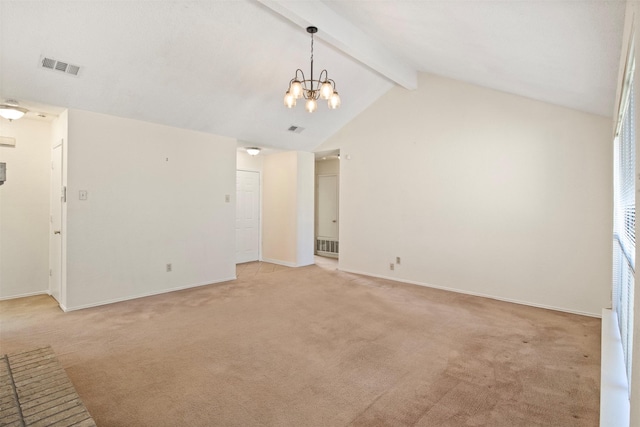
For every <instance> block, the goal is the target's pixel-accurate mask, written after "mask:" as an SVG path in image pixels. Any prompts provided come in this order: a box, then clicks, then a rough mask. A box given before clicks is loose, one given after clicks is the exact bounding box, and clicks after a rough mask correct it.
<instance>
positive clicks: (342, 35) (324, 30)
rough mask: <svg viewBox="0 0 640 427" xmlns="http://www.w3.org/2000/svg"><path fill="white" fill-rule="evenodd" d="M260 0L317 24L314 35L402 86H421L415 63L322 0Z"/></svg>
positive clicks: (295, 19)
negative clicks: (409, 63) (405, 59)
mask: <svg viewBox="0 0 640 427" xmlns="http://www.w3.org/2000/svg"><path fill="white" fill-rule="evenodd" d="M258 1H259V2H260V3H262V4H263V5H265V6H266V7H268V8H269V9H271V10H273V11H274V12H277V13H279V14H280V15H282V16H284V17H285V18H287V19H288V20H290V21H291V22H293V23H294V24H296V25H299V26H301V27H302V28H306V27H308V26H310V25H313V26H316V27H318V28H319V29H320V31H319V32H318V33H317V34H316V35H315V37H318V38H321V39H322V40H324V41H326V42H327V43H329V44H331V45H333V46H334V47H336V48H338V49H340V50H341V51H343V52H344V53H346V54H347V55H349V56H351V57H352V58H354V59H356V60H358V61H360V62H361V63H363V64H364V65H366V66H368V67H369V68H371V69H373V70H375V71H377V72H378V73H380V74H382V75H383V76H385V77H386V78H388V79H389V80H391V81H393V82H395V83H397V84H399V85H400V86H402V87H404V88H406V89H409V90H413V89H416V88H417V87H418V73H417V71H416V70H415V69H414V68H413V67H411V66H409V65H408V64H407V63H406V62H405V61H404V60H403V59H401V58H399V57H398V56H397V55H396V54H394V53H393V52H392V51H390V50H389V49H387V48H385V47H384V46H382V45H380V43H378V42H376V41H375V40H374V39H372V38H371V37H369V36H367V35H366V34H365V33H364V32H362V30H360V29H359V28H357V27H356V26H354V25H353V24H352V23H350V22H349V21H347V20H346V19H345V18H343V17H342V16H340V15H338V14H337V13H336V12H335V11H334V10H333V9H331V8H330V7H329V6H327V5H325V4H324V3H322V2H321V1H317V0H316V1H291V0H258Z"/></svg>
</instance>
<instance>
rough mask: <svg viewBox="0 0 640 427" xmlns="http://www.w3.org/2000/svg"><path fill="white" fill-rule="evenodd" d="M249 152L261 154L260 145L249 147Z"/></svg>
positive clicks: (254, 154)
mask: <svg viewBox="0 0 640 427" xmlns="http://www.w3.org/2000/svg"><path fill="white" fill-rule="evenodd" d="M247 154H249V155H250V156H257V155H258V154H260V149H259V148H258V147H247Z"/></svg>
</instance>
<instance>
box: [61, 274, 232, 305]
mask: <svg viewBox="0 0 640 427" xmlns="http://www.w3.org/2000/svg"><path fill="white" fill-rule="evenodd" d="M236 278H237V277H236V276H233V277H228V278H224V279H219V280H214V281H210V282H205V283H196V284H192V285H186V286H178V287H175V288H169V289H163V290H161V291H154V292H146V293H144V294H138V295H134V296H128V297H123V298H114V299H110V300H105V301H99V302H95V303H91V304H83V305H77V306H74V307H65V306H64V305H62V304H60V308H61V309H62V311H64V312H68V311H75V310H82V309H85V308H91V307H98V306H101V305H107V304H113V303H116V302H122V301H129V300H132V299H138V298H144V297H150V296H153V295H161V294H167V293H169V292H175V291H181V290H184V289H191V288H198V287H200V286H207V285H213V284H216V283H222V282H229V281H231V280H236Z"/></svg>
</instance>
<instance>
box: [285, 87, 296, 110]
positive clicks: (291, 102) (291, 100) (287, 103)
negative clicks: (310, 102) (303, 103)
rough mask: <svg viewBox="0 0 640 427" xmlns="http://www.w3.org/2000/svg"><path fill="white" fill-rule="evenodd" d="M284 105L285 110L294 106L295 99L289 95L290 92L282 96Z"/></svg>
mask: <svg viewBox="0 0 640 427" xmlns="http://www.w3.org/2000/svg"><path fill="white" fill-rule="evenodd" d="M284 105H285V106H286V107H287V108H293V107H295V106H296V98H295V97H294V96H293V95H292V94H291V92H290V91H287V93H285V94H284Z"/></svg>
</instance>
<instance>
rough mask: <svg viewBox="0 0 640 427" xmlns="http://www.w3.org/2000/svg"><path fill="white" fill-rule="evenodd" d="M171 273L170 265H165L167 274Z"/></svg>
mask: <svg viewBox="0 0 640 427" xmlns="http://www.w3.org/2000/svg"><path fill="white" fill-rule="evenodd" d="M170 272H171V263H169V264H167V273H170Z"/></svg>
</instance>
